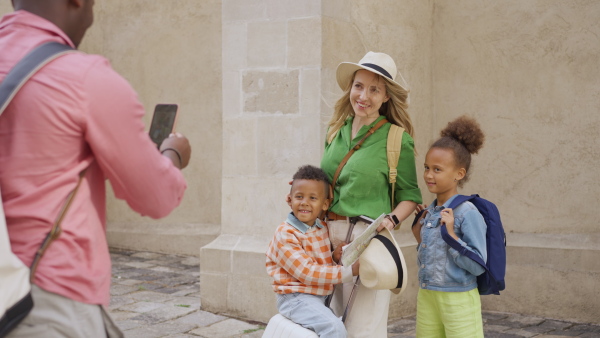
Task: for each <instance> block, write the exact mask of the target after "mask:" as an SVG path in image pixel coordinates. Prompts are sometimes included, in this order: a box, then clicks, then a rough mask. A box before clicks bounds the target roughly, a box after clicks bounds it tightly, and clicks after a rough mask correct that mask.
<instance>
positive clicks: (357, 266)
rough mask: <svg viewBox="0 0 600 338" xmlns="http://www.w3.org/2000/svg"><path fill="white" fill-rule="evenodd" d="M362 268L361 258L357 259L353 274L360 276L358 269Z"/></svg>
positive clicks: (353, 265)
mask: <svg viewBox="0 0 600 338" xmlns="http://www.w3.org/2000/svg"><path fill="white" fill-rule="evenodd" d="M359 269H360V260H358V259H357V260H356V262H355V263H354V264H352V276H358V270H359Z"/></svg>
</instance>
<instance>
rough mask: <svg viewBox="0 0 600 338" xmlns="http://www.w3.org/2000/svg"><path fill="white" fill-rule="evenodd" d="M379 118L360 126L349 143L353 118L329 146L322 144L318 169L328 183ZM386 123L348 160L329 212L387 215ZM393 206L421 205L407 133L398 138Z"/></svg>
mask: <svg viewBox="0 0 600 338" xmlns="http://www.w3.org/2000/svg"><path fill="white" fill-rule="evenodd" d="M383 118H384V117H383V116H380V117H379V118H377V120H375V121H374V122H373V123H371V124H370V125H368V126H362V127H361V129H360V130H359V131H358V133H357V134H356V137H355V138H354V139H352V134H351V133H352V121H353V117H351V118H349V119H347V120H346V122H345V124H344V125H343V126H342V128H341V129H340V131H339V132H338V134H337V135H336V136H335V138H334V139H333V141H332V142H331V143H330V144H325V152H324V154H323V159H322V160H321V168H322V169H323V170H324V171H325V172H326V173H327V175H328V176H329V179H330V180H333V175H335V171H336V170H337V168H338V166H339V164H340V162H341V161H342V159H343V158H344V156H346V154H347V153H348V151H349V150H350V149H351V147H353V146H354V145H355V144H356V143H358V141H360V139H361V138H362V137H363V136H364V135H365V134H366V133H367V131H368V130H369V129H370V128H371V127H373V126H374V125H375V124H376V123H377V122H379V121H380V120H381V119H383ZM390 125H391V124H390V123H386V124H385V125H383V126H382V127H381V128H379V129H378V130H377V131H376V132H375V133H374V134H373V135H371V136H369V137H367V139H366V140H365V142H364V143H363V144H362V146H361V147H360V149H359V150H357V151H355V152H354V154H353V155H352V156H351V157H350V159H349V160H348V163H346V165H345V166H344V168H343V169H342V171H341V173H340V176H339V178H338V180H337V182H336V185H335V187H334V196H333V203H332V204H331V207H330V210H331V211H333V212H335V213H336V214H338V215H342V216H358V215H365V216H369V217H371V218H377V217H379V215H381V214H382V213H386V214H387V213H390V212H391V211H392V210H391V203H390V198H391V192H390V183H389V167H388V163H387V149H386V148H387V136H388V132H389V130H390ZM395 189H396V191H395V196H394V197H395V200H396V204H398V203H400V202H401V201H413V202H416V203H422V197H421V190H419V186H418V184H417V174H416V168H415V154H414V141H413V139H412V137H411V136H410V135H409V134H408V133H406V132H405V133H404V134H403V135H402V151H401V152H400V159H399V160H398V177H397V179H396V187H395Z"/></svg>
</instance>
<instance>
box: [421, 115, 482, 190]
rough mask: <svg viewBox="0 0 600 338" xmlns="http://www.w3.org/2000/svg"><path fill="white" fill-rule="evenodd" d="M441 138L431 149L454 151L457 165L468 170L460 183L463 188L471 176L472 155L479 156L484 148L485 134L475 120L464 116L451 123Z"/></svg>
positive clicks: (442, 132)
mask: <svg viewBox="0 0 600 338" xmlns="http://www.w3.org/2000/svg"><path fill="white" fill-rule="evenodd" d="M440 136H441V138H440V139H438V140H437V141H435V142H434V143H433V144H432V145H431V148H442V149H450V150H452V152H453V153H454V161H455V163H456V165H457V166H459V167H461V168H465V170H466V174H465V177H464V178H463V179H462V180H460V181H459V182H458V186H459V187H462V186H463V185H464V183H465V182H467V180H468V179H469V176H470V172H469V168H470V167H471V154H477V153H478V152H479V150H480V149H481V147H483V143H484V142H485V134H484V133H483V131H482V130H481V127H480V126H479V123H478V122H477V121H475V119H473V118H471V117H468V116H465V115H463V116H460V117H458V118H457V119H455V120H454V121H452V122H449V123H448V125H447V126H446V128H444V129H443V130H442V131H441V132H440ZM431 148H430V149H431Z"/></svg>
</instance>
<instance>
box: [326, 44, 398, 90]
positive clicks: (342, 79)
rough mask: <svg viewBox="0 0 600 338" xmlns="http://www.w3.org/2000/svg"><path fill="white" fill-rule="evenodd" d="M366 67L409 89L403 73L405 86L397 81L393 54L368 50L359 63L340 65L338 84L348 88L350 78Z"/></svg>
mask: <svg viewBox="0 0 600 338" xmlns="http://www.w3.org/2000/svg"><path fill="white" fill-rule="evenodd" d="M360 69H365V70H368V71H370V72H373V73H375V74H377V75H381V76H382V77H383V78H384V79H385V80H386V81H387V82H388V83H389V84H390V85H392V86H397V87H400V88H402V89H404V90H407V86H406V82H405V81H404V78H402V75H400V78H401V79H402V82H404V86H402V85H401V84H399V83H398V82H396V75H397V74H398V70H397V69H396V63H395V62H394V59H392V57H391V56H389V55H387V54H385V53H375V52H368V53H367V54H366V55H365V56H364V57H363V58H362V59H361V60H360V61H358V63H352V62H342V63H340V64H339V65H338V67H337V71H336V79H337V83H338V86H340V88H341V89H342V90H346V88H347V87H348V84H349V83H350V80H351V79H352V77H353V76H354V73H355V72H356V71H357V70H360Z"/></svg>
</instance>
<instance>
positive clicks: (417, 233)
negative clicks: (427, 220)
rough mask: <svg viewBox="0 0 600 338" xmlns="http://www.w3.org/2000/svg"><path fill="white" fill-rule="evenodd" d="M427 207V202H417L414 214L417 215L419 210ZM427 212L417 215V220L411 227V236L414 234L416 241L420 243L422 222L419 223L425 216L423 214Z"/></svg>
mask: <svg viewBox="0 0 600 338" xmlns="http://www.w3.org/2000/svg"><path fill="white" fill-rule="evenodd" d="M425 209H427V204H417V207H416V208H415V216H417V215H418V214H419V213H420V212H421V211H423V210H425ZM426 214H427V212H424V213H423V214H422V215H421V217H419V219H418V220H417V223H415V226H413V227H412V233H413V236H415V239H416V240H417V243H419V244H420V243H421V228H422V227H423V224H421V220H422V219H423V218H424V217H425V215H426Z"/></svg>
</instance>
